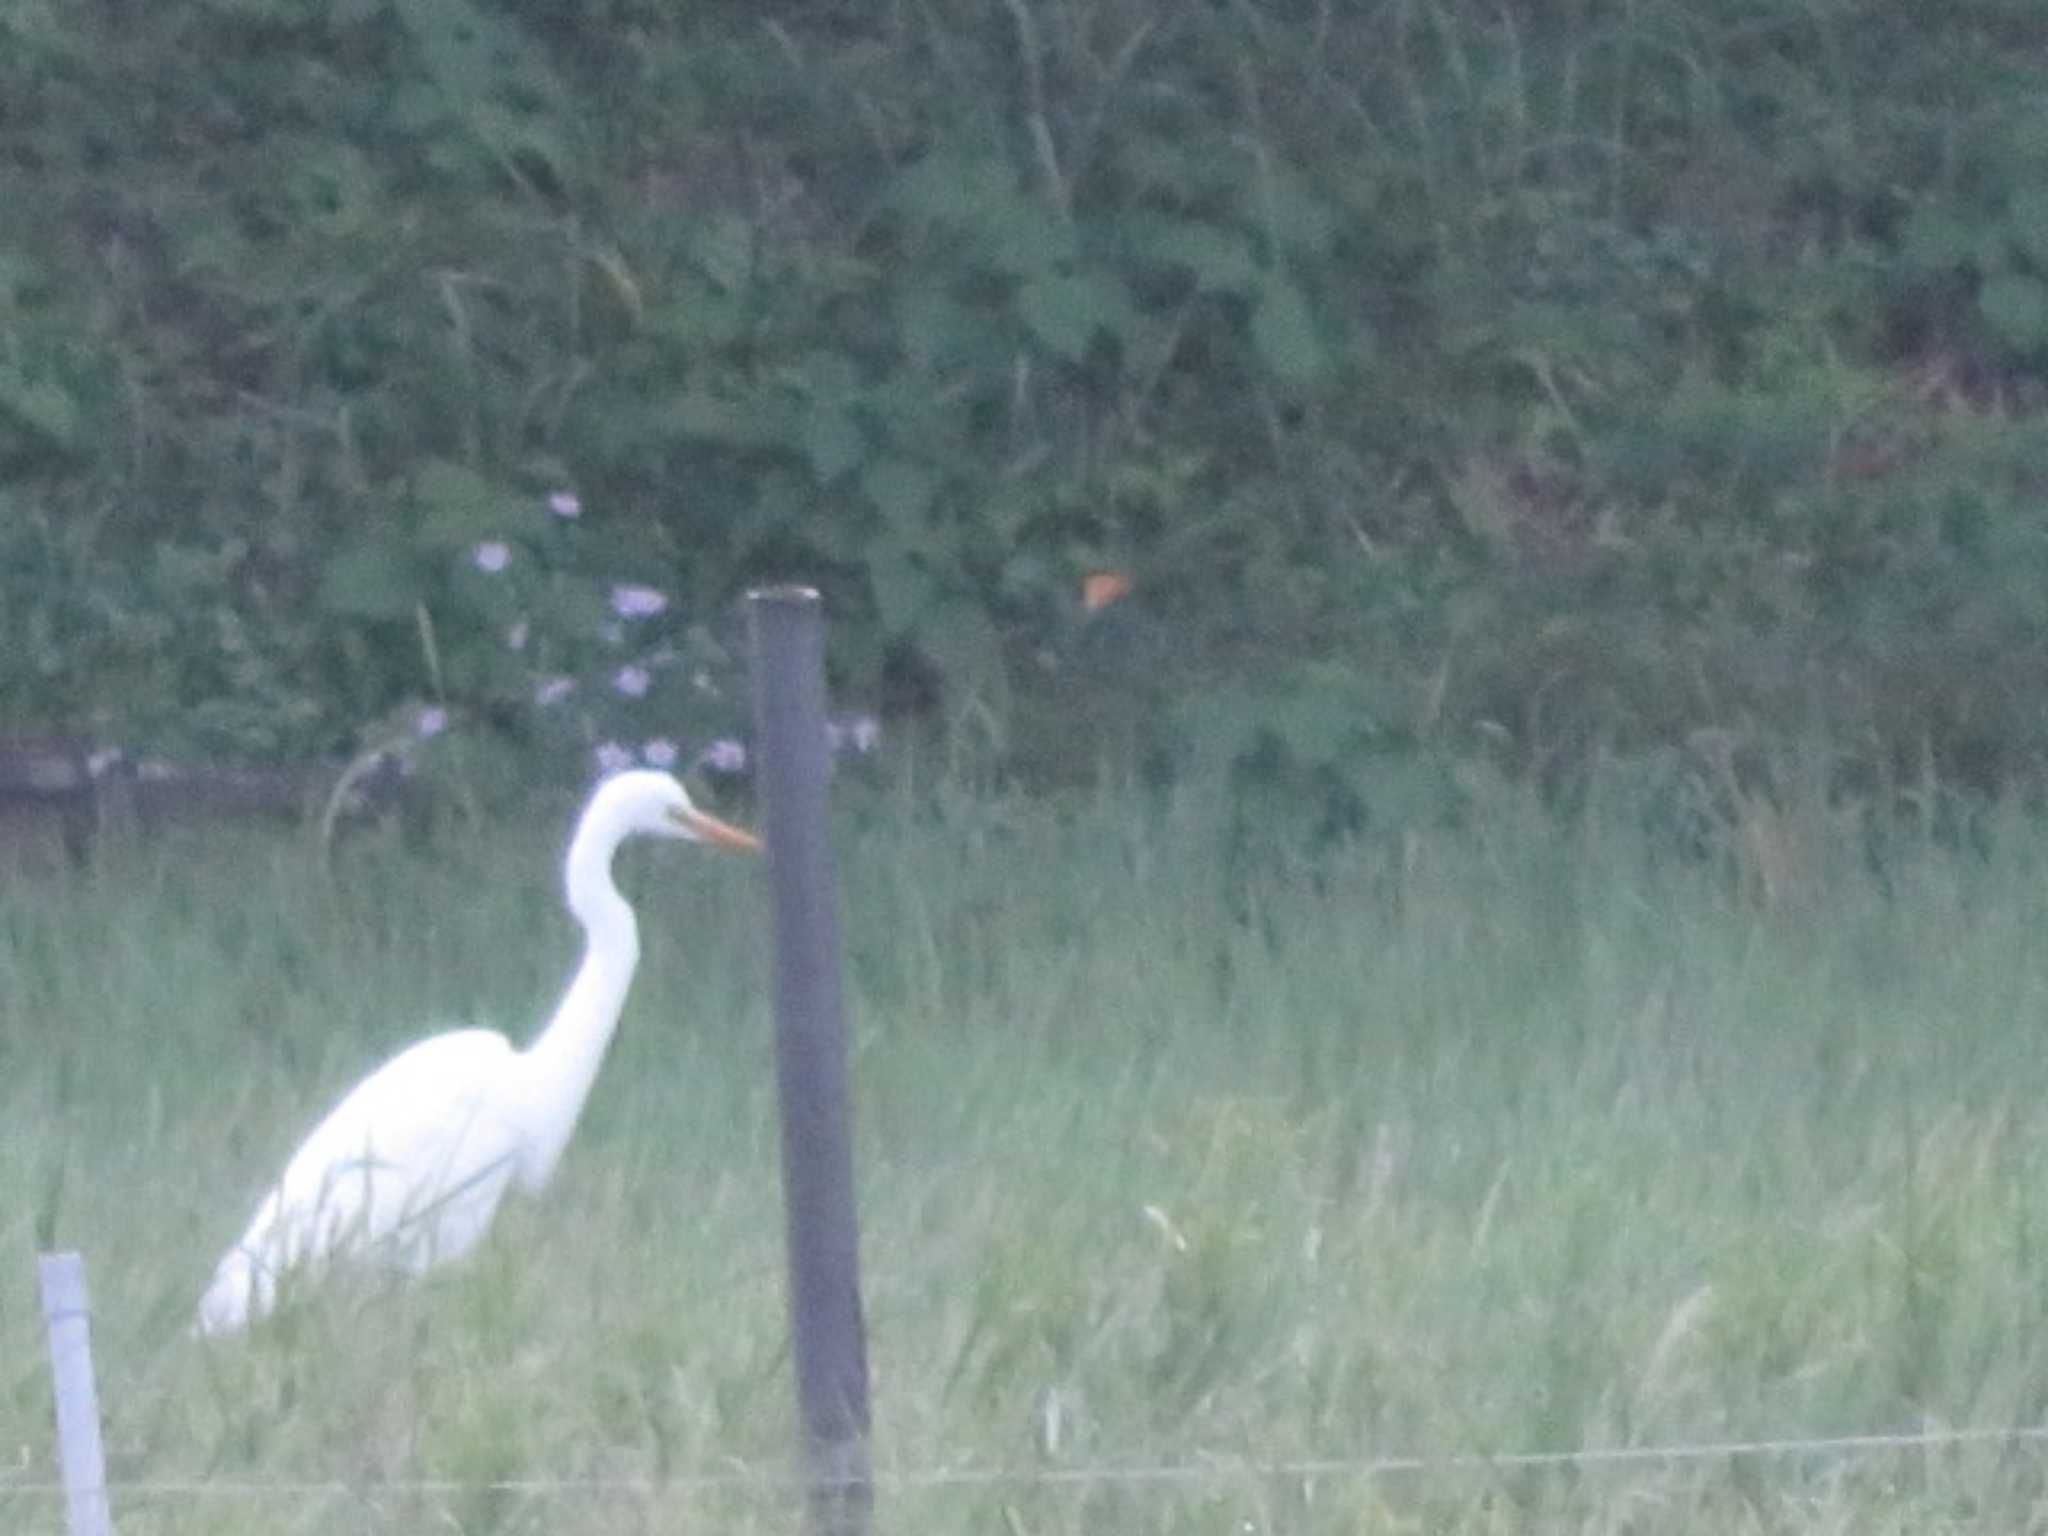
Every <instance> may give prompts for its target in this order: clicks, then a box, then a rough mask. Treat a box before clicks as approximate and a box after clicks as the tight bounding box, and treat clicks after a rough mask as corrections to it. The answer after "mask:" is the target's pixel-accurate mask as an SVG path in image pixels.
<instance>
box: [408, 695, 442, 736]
mask: <svg viewBox="0 0 2048 1536" xmlns="http://www.w3.org/2000/svg"><path fill="white" fill-rule="evenodd" d="M412 729H413V734H414V735H416V736H418V737H419V738H420V740H422V741H426V740H428V739H430V738H432V737H435V736H438V735H440V734H441V733H442V732H443V731H445V730H447V729H448V711H447V710H445V709H443V708H442V707H441V706H440V705H438V704H430V705H428V706H427V707H426V708H425V709H423V710H421V711H420V712H419V713H418V714H416V715H414V716H413V717H412Z"/></svg>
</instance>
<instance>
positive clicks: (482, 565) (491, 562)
mask: <svg viewBox="0 0 2048 1536" xmlns="http://www.w3.org/2000/svg"><path fill="white" fill-rule="evenodd" d="M469 558H470V559H471V560H473V561H474V562H475V563H476V568H477V569H478V570H480V571H483V572H485V573H486V574H488V575H492V576H495V575H497V574H498V572H500V571H502V570H503V569H505V567H506V566H508V565H510V564H511V563H512V546H511V545H510V544H503V543H500V542H499V541H498V540H496V539H490V540H487V541H485V542H484V543H482V544H479V545H477V547H476V548H475V549H473V550H471V551H470V552H469Z"/></svg>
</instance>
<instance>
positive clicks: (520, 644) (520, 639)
mask: <svg viewBox="0 0 2048 1536" xmlns="http://www.w3.org/2000/svg"><path fill="white" fill-rule="evenodd" d="M531 633H532V629H531V627H530V626H529V625H528V624H527V622H526V620H524V619H521V620H520V621H519V622H518V623H517V624H514V625H513V626H512V627H511V628H510V629H508V630H506V631H505V644H506V646H507V647H509V648H510V649H512V650H515V651H523V650H525V649H526V637H527V636H528V635H529V634H531Z"/></svg>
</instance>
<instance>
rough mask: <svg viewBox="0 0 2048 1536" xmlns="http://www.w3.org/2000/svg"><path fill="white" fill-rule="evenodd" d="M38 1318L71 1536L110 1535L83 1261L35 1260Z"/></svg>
mask: <svg viewBox="0 0 2048 1536" xmlns="http://www.w3.org/2000/svg"><path fill="white" fill-rule="evenodd" d="M36 1269H37V1272H38V1275H39V1276H40V1278H41V1280H42V1287H43V1320H44V1321H45V1322H46V1323H47V1324H48V1325H49V1329H50V1373H51V1375H52V1377H53V1378H54V1382H55V1386H56V1391H57V1456H58V1461H59V1463H60V1464H61V1466H62V1467H63V1469H64V1502H65V1506H66V1508H67V1510H68V1511H69V1515H70V1526H71V1536H113V1518H112V1515H111V1514H110V1512H109V1510H108V1507H107V1462H106V1454H105V1452H104V1451H103V1450H102V1449H101V1446H100V1403H99V1393H98V1391H97V1389H96V1388H95V1387H94V1386H93V1380H92V1303H91V1300H90V1298H89V1297H88V1296H87V1295H86V1290H85V1260H83V1259H82V1258H80V1257H79V1256H78V1255H77V1254H75V1253H46V1254H44V1255H42V1256H41V1257H40V1258H39V1259H37V1260H36Z"/></svg>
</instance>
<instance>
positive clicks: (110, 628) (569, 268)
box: [0, 0, 2048, 821]
mask: <svg viewBox="0 0 2048 1536" xmlns="http://www.w3.org/2000/svg"><path fill="white" fill-rule="evenodd" d="M2044 56H2048V18H2044V16H2043V15H2042V13H2041V11H2040V9H2039V7H2038V6H2035V5H2033V4H2031V3H2029V0H1959V3H1957V4H1955V5H1951V6H1947V7H1941V8H1930V7H1901V6H1896V5H1886V4H1878V3H1859V0H1626V3H1624V0H1514V3H1511V4H1507V5H1500V4H1494V3H1486V4H1478V3H1466V0H1387V3H1384V4H1374V5H1335V4H1331V3H1329V0H1270V3H1264V4H1254V3H1247V0H1238V3H1220V0H1216V3H1212V0H1087V3H1081V0H921V3H914V4H913V3H908V0H905V3H896V4H883V5H869V4H851V3H834V0H808V3H797V0H785V3H771V4H762V3H759V0H747V3H744V4H741V3H725V0H702V3H697V4H692V5H688V6H675V5H666V4H655V3H651V0H637V3H636V0H329V3H325V4H311V3H304V0H189V3H185V4H180V5H177V6H155V7H145V6H137V5H133V4H127V3H122V0H90V3H82V4H75V5H56V4H39V3H32V0H31V3H23V4H17V5H12V6H9V7H8V8H7V9H6V11H5V12H4V15H0V207H4V208H5V209H6V210H7V213H6V216H5V217H4V219H0V620H4V627H5V632H6V633H7V635H8V637H9V641H10V644H9V645H8V647H7V651H6V655H5V657H4V658H0V719H4V720H6V721H7V722H8V723H9V724H11V725H15V726H17V727H20V726H52V727H61V728H69V729H80V730H85V731H88V732H90V733H92V734H94V735H96V736H100V737H113V738H118V739H121V740H125V741H128V742H131V743H136V744H140V745H143V746H148V747H151V748H154V749H157V750H172V751H204V752H221V751H235V752H240V753H250V754H257V755H300V754H305V753H315V752H330V751H335V750H340V749H345V748H348V747H350V746H353V745H355V744H356V743H357V741H358V740H359V738H360V734H361V732H362V731H363V730H364V728H365V725H366V722H369V721H372V720H376V719H381V718H384V717H385V715H386V712H388V711H389V710H391V709H392V708H394V707H395V706H397V705H399V704H401V703H403V702H404V701H406V700H408V699H426V698H428V697H430V696H438V702H439V703H442V704H447V705H451V706H454V707H455V708H456V709H457V711H458V718H459V719H460V720H462V721H463V722H465V723H467V724H470V725H471V726H473V727H476V726H484V725H488V727H489V728H490V729H491V730H493V731H495V732H497V733H499V734H500V738H501V739H503V740H507V741H512V742H521V741H524V742H528V743H530V744H533V743H547V742H549V741H552V740H553V738H551V737H549V736H547V735H546V733H544V732H543V733H540V734H538V735H536V734H535V732H534V726H533V717H534V707H533V705H532V696H533V690H534V689H535V688H536V687H537V686H538V684H539V683H540V682H542V681H545V680H547V679H549V678H551V677H553V676H556V675H563V674H567V675H576V676H585V675H587V676H588V677H590V678H591V679H592V680H593V681H601V680H602V679H604V678H606V677H609V676H612V675H614V672H613V669H615V668H617V667H619V666H622V665H640V664H643V663H649V664H651V670H653V671H654V672H655V673H656V674H657V682H658V683H661V682H663V680H664V679H666V683H664V686H667V689H668V691H667V692H666V693H664V692H662V690H661V688H659V687H658V688H657V689H656V690H655V691H654V692H653V693H652V694H651V695H650V696H649V698H650V702H649V703H647V705H646V706H645V708H646V710H647V711H648V712H649V718H650V719H651V720H652V721H653V723H654V725H655V726H656V727H658V728H659V729H661V730H662V731H664V732H665V733H669V734H676V733H680V734H683V735H692V734H703V733H704V732H707V731H709V730H711V729H713V728H714V727H713V725H712V724H711V723H709V722H704V721H700V719H699V718H698V715H699V711H700V710H704V709H709V710H712V712H713V713H714V714H715V713H716V710H715V707H714V705H713V704H712V703H708V702H706V701H707V700H710V699H712V698H713V695H712V693H711V691H709V690H706V689H703V688H701V687H699V688H696V689H694V690H693V689H692V688H691V687H690V686H688V682H689V680H690V679H691V678H692V677H694V675H695V674H696V673H697V672H700V671H702V670H704V668H703V667H702V666H699V665H698V664H696V663H694V662H685V661H683V660H681V659H679V658H682V657H684V656H685V655H686V654H690V655H697V656H703V657H709V658H712V659H713V660H715V659H716V658H717V657H719V656H721V655H723V654H726V653H729V652H730V650H731V644H730V640H731V637H730V634H729V626H728V625H727V624H726V623H725V616H726V615H727V612H728V605H729V604H730V601H731V599H732V598H733V596H734V594H735V593H736V592H737V591H738V590H739V589H740V588H741V587H742V586H743V585H744V584H745V583H746V582H748V581H750V580H753V579H756V578H759V577H763V576H767V575H771V574H774V575H781V574H802V575H804V576H806V577H808V578H811V579H814V580H817V581H820V582H822V583H823V584H824V585H825V586H826V588H827V589H828V591H829V593H830V595H831V597H832V599H833V603H834V611H835V614H836V616H837V619H838V625H837V629H836V632H835V647H836V650H835V658H834V663H835V667H836V669H837V672H838V675H839V677H840V680H841V684H842V687H843V689H844V691H845V692H846V694H847V695H848V696H849V697H852V698H857V699H863V700H875V699H880V700H882V701H883V702H884V703H885V704H886V705H887V706H888V707H889V708H890V709H891V711H892V712H893V718H897V719H900V718H902V717H903V716H904V714H905V713H906V712H920V711H921V712H922V717H923V718H926V719H931V720H935V721H937V722H938V723H939V724H940V725H942V726H943V727H944V728H945V729H946V730H947V731H948V732H949V733H950V735H951V738H952V739H953V741H954V743H955V745H956V746H957V745H959V744H960V742H961V740H962V739H963V738H962V733H963V732H965V733H966V736H965V738H964V739H965V740H966V742H967V744H968V745H971V746H972V747H973V748H974V749H975V750H976V751H977V752H985V753H986V754H987V755H988V757H989V759H990V760H991V761H992V762H994V763H996V764H998V765H1001V766H1004V767H1007V768H1011V769H1016V770H1021V771H1024V772H1026V773H1027V774H1029V775H1031V776H1033V777H1036V778H1039V779H1044V778H1048V777H1060V776H1071V775H1075V774H1082V773H1086V772H1087V771H1089V770H1090V769H1091V768H1092V767H1093V766H1094V759H1095V757H1096V756H1097V755H1098V754H1101V755H1108V756H1111V757H1121V758H1125V759H1130V758H1133V757H1136V758H1146V757H1150V758H1153V759H1155V760H1172V761H1179V760H1182V756H1181V755H1182V754H1184V753H1186V752H1192V753H1193V754H1195V755H1196V756H1198V757H1199V756H1207V757H1209V758H1211V759H1220V760H1235V761H1240V762H1244V763H1252V764H1254V765H1257V766H1259V768H1260V772H1261V775H1262V776H1263V778H1264V779H1266V780H1268V781H1274V782H1279V783H1281V784H1283V786H1285V785H1290V784H1291V785H1296V786H1298V785H1299V784H1300V783H1301V782H1303V781H1304V780H1312V781H1314V782H1315V783H1316V784H1317V785H1319V786H1320V787H1321V789H1322V790H1323V791H1324V792H1325V795H1326V798H1327V799H1329V800H1330V801H1331V803H1332V804H1333V806H1334V809H1335V811H1336V813H1337V814H1339V815H1340V816H1343V817H1347V818H1350V819H1351V820H1353V821H1355V820H1356V819H1357V818H1359V817H1360V816H1369V815H1372V814H1380V815H1382V816H1383V817H1385V818H1388V819H1392V820H1397V821H1408V820H1411V819H1413V818H1414V817H1415V816H1416V815H1418V814H1421V813H1434V812H1435V811H1439V810H1442V809H1445V808H1447V807H1449V808H1454V807H1455V806H1456V804H1457V803H1458V802H1459V800H1460V798H1461V790H1460V779H1459V777H1458V772H1457V771H1453V770H1459V771H1466V770H1469V768H1470V766H1471V765H1472V764H1473V763H1475V762H1481V761H1483V762H1485V763H1487V764H1489V765H1490V766H1491V767H1492V768H1494V769H1498V770H1504V771H1506V772H1509V773H1511V774H1516V775H1523V774H1534V775H1537V776H1539V777H1540V778H1541V779H1542V780H1543V782H1545V783H1546V784H1548V785H1550V786H1551V787H1552V788H1553V789H1561V790H1565V791H1571V790H1572V789H1573V786H1575V785H1579V784H1582V783H1583V775H1584V771H1585V768H1586V765H1587V764H1588V763H1589V762H1591V761H1593V760H1594V759H1595V758H1597V757H1598V756H1600V755H1601V754H1602V753H1619V754H1624V755H1629V756H1632V757H1640V758H1641V759H1642V760H1644V761H1647V762H1650V763H1652V764H1653V765H1654V764H1656V763H1658V762H1669V761H1675V759H1672V758H1670V757H1669V755H1670V754H1674V753H1675V754H1681V755H1683V754H1689V756H1685V757H1684V761H1685V763H1686V765H1687V771H1689V772H1694V773H1697V772H1698V771H1699V769H1700V768H1701V766H1702V765H1703V764H1705V765H1709V766H1711V764H1712V762H1713V761H1715V760H1716V755H1717V754H1719V756H1720V757H1721V758H1724V759H1730V760H1735V761H1740V760H1741V755H1742V753H1744V752H1746V751H1749V750H1751V749H1754V748H1757V747H1759V746H1768V745H1769V744H1771V743H1774V742H1779V741H1783V740H1785V739H1788V738H1791V737H1794V736H1801V737H1805V738H1808V739H1816V740H1820V741H1824V742H1825V743H1827V744H1828V746H1829V748H1830V750H1831V751H1832V752H1833V753H1835V754H1836V760H1837V767H1836V769H1835V770H1834V771H1836V772H1837V773H1839V774H1840V775H1841V776H1842V777H1843V779H1844V781H1845V782H1854V783H1861V784H1864V785H1870V784H1882V783H1886V782H1891V781H1894V780H1897V779H1900V778H1905V779H1919V778H1922V777H1924V776H1926V775H1927V774H1928V773H1929V772H1930V771H1931V772H1933V773H1934V774H1935V775H1936V776H1938V777H1939V778H1941V779H1942V780H1944V781H1947V782H1957V783H1965V784H1973V785H1979V786H1985V785H1994V784H2009V783H2013V782H2016V781H2018V780H2023V779H2025V778H2026V777H2027V776H2029V775H2031V774H2032V773H2033V772H2034V771H2035V770H2036V768H2037V767H2038V765H2039V760H2040V757H2041V753H2042V748H2043V745H2044V737H2043V730H2044V726H2043V722H2044V721H2048V708H2044V707H2043V705H2044V704H2048V698H2044V696H2043V693H2044V689H2048V625H2044V624H2043V623H2042V619H2043V609H2042V605H2043V602H2044V598H2043V593H2044V591H2048V586H2044V582H2043V579H2042V578H2043V575H2044V563H2048V559H2044V557H2048V525H2044V519H2043V516H2042V502H2041V489H2042V487H2041V473H2040V470H2039V468H2038V466H2039V464H2040V463H2041V462H2043V460H2044V453H2043V449H2044V448H2048V429H2044V426H2043V418H2042V416H2041V412H2040V409H2039V406H2040V403H2041V399H2042V395H2043V372H2042V370H2043V367H2044V365H2048V195H2044V194H2043V193H2042V192H2041V190H2040V184H2041V181H2042V173H2043V172H2044V171H2048V107H2044V105H2043V103H2042V98H2041V95H2040V92H2039V90H2038V80H2039V71H2040V68H2041V66H2042V63H2043V59H2044ZM557 492H569V493H573V494H574V495H575V496H576V497H578V498H579V501H580V506H581V515H580V516H579V517H576V518H574V519H568V518H562V517H554V518H551V517H550V516H549V513H548V511H547V507H548V498H549V497H550V496H551V495H553V494H554V493H557ZM483 544H493V545H495V544H503V545H504V546H506V548H507V550H508V551H509V552H510V555H511V556H512V558H511V560H510V563H509V565H508V567H507V568H506V569H505V570H503V571H501V572H500V573H499V574H500V575H502V576H504V577H506V578H508V579H507V580H502V581H492V580H486V579H482V578H483V576H484V575H486V574H488V573H481V572H479V570H478V569H477V567H476V565H475V563H474V552H475V551H476V549H477V548H478V546H479V545H483ZM1099 568H1106V569H1115V570H1119V571H1123V572H1126V573H1128V574H1129V575H1130V576H1131V577H1132V578H1133V579H1134V581H1135V583H1136V597H1135V599H1134V600H1133V601H1131V602H1129V603H1126V604H1120V605H1117V606H1116V607H1115V608H1113V609H1111V610H1108V611H1107V613H1106V614H1104V615H1102V616H1099V617H1097V618H1095V619H1093V620H1091V619H1089V617H1088V616H1086V615H1084V614H1083V612H1082V611H1081V609H1080V607H1079V604H1078V602H1077V591H1078V581H1079V578H1080V577H1081V576H1082V575H1083V574H1084V573H1086V572H1088V571H1090V570H1093V569H1099ZM513 578H516V580H514V579H513ZM620 581H628V582H639V583H644V584H647V585H650V586H653V587H655V588H657V589H658V590H660V591H662V592H664V593H665V594H668V595H670V596H671V597H672V598H673V600H674V607H673V608H672V610H671V612H670V614H669V617H668V622H669V623H670V626H671V630H672V633H671V634H670V636H669V638H668V639H667V640H666V641H665V642H664V644H662V645H657V646H650V647H645V648H642V649H640V650H634V649H633V646H634V644H635V637H634V636H630V635H629V636H627V637H626V638H624V639H621V638H620V637H619V636H618V633H617V631H616V630H608V629H607V627H606V626H607V622H608V620H607V616H606V615H605V613H604V611H603V609H604V604H603V597H602V594H603V591H604V588H605V585H606V584H607V583H613V582H620ZM522 622H524V623H525V624H527V625H528V626H530V628H531V631H532V638H531V640H530V641H528V642H527V643H526V644H525V645H524V646H523V648H520V649H514V648H513V647H512V646H510V645H509V644H508V639H507V637H508V634H510V633H511V632H512V630H513V627H514V626H515V625H518V624H520V623H522ZM526 633H527V632H526V631H525V630H521V631H520V634H521V636H522V638H524V637H525V635H526ZM693 648H694V649H693ZM597 691H599V690H597V689H592V690H588V691H587V693H586V696H589V695H590V694H592V693H595V692H597ZM935 703H936V704H937V705H938V708H937V709H936V710H932V709H931V708H930V706H932V705H933V704H935ZM607 728H608V727H605V726H604V725H603V723H602V722H599V723H598V724H597V725H592V726H588V727H584V728H583V729H584V732H585V735H586V736H588V735H589V734H591V733H592V732H596V733H599V734H601V733H602V731H603V730H604V729H607ZM1702 731H1706V732H1707V733H1708V735H1706V736H1704V737H1702V736H1701V735H1700V734H1699V733H1700V732H1702ZM1660 753H1661V754H1665V755H1666V756H1665V757H1659V755H1658V754H1660ZM1461 765H1462V768H1461Z"/></svg>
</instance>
